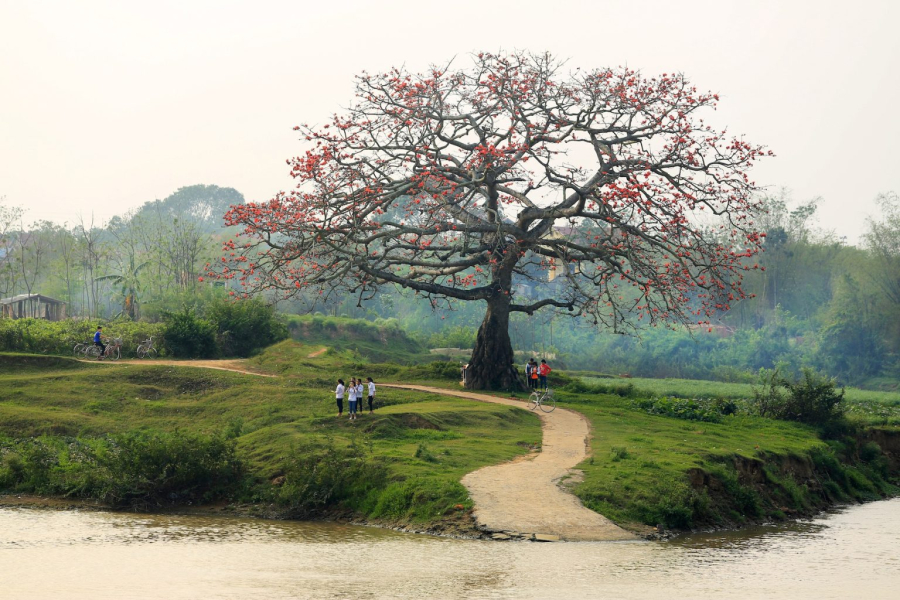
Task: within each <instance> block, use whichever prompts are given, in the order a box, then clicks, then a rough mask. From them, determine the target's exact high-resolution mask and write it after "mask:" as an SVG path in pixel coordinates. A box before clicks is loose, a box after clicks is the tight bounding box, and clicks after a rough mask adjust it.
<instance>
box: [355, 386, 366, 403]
mask: <svg viewBox="0 0 900 600" xmlns="http://www.w3.org/2000/svg"><path fill="white" fill-rule="evenodd" d="M363 393H364V392H363V384H362V382H360V383H359V385H357V386H356V397H357V398H359V399H360V400H362V399H363Z"/></svg>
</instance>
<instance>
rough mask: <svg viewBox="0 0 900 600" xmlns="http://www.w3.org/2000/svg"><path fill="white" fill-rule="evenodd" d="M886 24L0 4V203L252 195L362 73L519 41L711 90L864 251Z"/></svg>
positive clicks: (613, 5)
mask: <svg viewBox="0 0 900 600" xmlns="http://www.w3.org/2000/svg"><path fill="white" fill-rule="evenodd" d="M898 23H900V2H895V1H893V0H857V1H855V2H849V3H848V2H837V1H832V0H819V1H817V2H807V1H805V0H780V1H769V0H754V1H752V2H748V1H747V0H743V1H740V2H738V1H731V0H718V1H705V0H678V1H672V0H667V1H658V0H644V1H641V2H627V1H611V0H591V1H585V2H581V1H568V0H554V1H552V2H532V1H530V0H518V1H516V2H505V1H500V0H494V1H490V2H489V1H485V0H480V1H470V0H457V1H455V2H451V3H438V2H427V1H425V0H418V1H406V0H397V1H392V0H380V1H378V2H363V1H356V0H333V1H331V2H322V1H314V2H313V1H306V0H292V1H287V2H282V1H277V2H276V1H271V2H270V1H266V0H256V1H253V2H247V1H229V0H216V1H214V2H213V1H210V2H207V1H199V0H198V1H191V0H179V1H176V2H170V1H168V0H156V1H154V2H140V3H139V2H128V1H124V2H123V1H121V0H116V1H103V0H78V1H77V2H72V1H70V0H69V1H50V0H33V1H28V2H23V1H20V0H0V198H3V197H5V203H6V204H7V205H12V206H20V207H24V208H25V209H26V210H27V213H26V217H25V218H26V221H27V222H30V221H34V220H38V219H48V220H52V221H56V222H59V223H62V222H68V223H69V224H74V223H77V222H79V220H80V219H84V221H85V222H90V221H91V220H93V221H94V223H95V224H101V223H103V222H104V221H106V220H108V219H109V218H110V217H112V216H114V215H121V214H124V213H125V212H126V211H128V210H129V209H132V208H136V207H139V206H140V205H142V204H143V203H144V202H147V201H150V200H154V199H161V198H165V197H166V196H168V195H170V194H171V193H173V192H174V191H175V190H177V189H178V188H180V187H183V186H188V185H194V184H200V183H202V184H214V185H218V186H222V187H234V188H236V189H237V190H238V191H240V192H241V193H243V194H244V196H245V197H246V198H247V199H248V200H250V201H264V200H267V199H269V198H270V197H272V196H273V195H274V194H275V193H276V192H278V191H280V190H286V189H290V188H291V187H292V185H293V184H292V180H291V179H290V177H289V175H288V168H287V165H286V164H285V161H286V160H287V159H288V158H290V157H292V156H295V155H297V154H300V153H302V151H303V149H304V147H303V143H302V142H300V141H299V140H298V135H297V133H296V132H295V131H293V126H294V125H298V124H300V123H310V124H315V123H324V122H325V121H326V120H328V118H329V117H330V115H332V114H333V113H334V112H340V110H341V107H342V106H347V105H348V104H349V103H350V101H351V99H352V94H353V76H354V75H356V74H358V73H360V72H362V71H363V70H366V71H369V72H378V71H384V70H387V69H390V68H391V67H392V66H400V65H405V66H406V67H407V68H409V69H411V70H421V69H425V68H427V67H428V66H429V65H431V64H445V63H447V62H448V61H449V60H451V59H454V57H455V59H454V60H455V62H454V64H455V65H457V66H465V65H466V64H467V61H468V56H469V55H470V54H472V53H477V52H479V51H490V52H496V51H501V50H505V51H511V50H532V51H536V52H543V51H550V52H552V53H553V54H554V55H556V56H557V57H558V58H561V59H565V60H567V61H568V65H569V66H571V67H572V68H573V69H574V68H575V67H580V68H599V67H609V66H613V67H614V66H621V65H627V66H628V67H630V68H633V69H637V70H640V71H641V72H642V73H644V74H645V75H648V76H649V75H657V74H660V73H663V72H669V73H671V72H680V73H684V74H685V75H686V76H687V77H688V78H689V79H690V80H691V81H692V82H693V83H694V84H695V85H696V86H697V87H698V89H700V90H711V91H714V92H718V93H719V94H720V96H721V102H720V104H719V108H718V110H717V112H716V114H715V115H714V117H713V118H712V119H710V120H711V121H712V122H713V123H715V124H716V125H721V126H727V127H728V129H729V131H730V132H731V133H732V134H735V135H743V136H745V137H746V139H748V140H749V141H752V142H755V143H761V144H765V145H766V146H768V147H769V148H770V149H772V150H773V151H774V152H775V154H776V157H775V158H773V159H767V160H765V161H763V162H760V163H759V165H758V166H757V167H756V168H755V169H754V170H753V171H752V173H751V175H752V178H753V179H754V180H755V181H756V182H757V183H758V184H760V185H765V186H767V188H768V189H769V190H771V191H772V193H777V191H778V190H779V189H781V188H788V189H789V190H790V191H791V194H792V196H793V198H794V199H795V200H796V201H797V202H805V201H808V200H810V199H813V198H816V197H821V201H820V204H819V210H818V215H819V225H820V226H821V227H822V228H823V229H825V230H833V231H834V232H835V233H837V234H838V235H839V236H846V237H847V240H848V242H849V243H857V242H858V240H859V236H860V234H861V233H862V232H863V231H864V229H865V223H866V219H867V218H869V217H873V216H877V215H878V211H877V207H876V205H875V202H874V199H875V198H876V196H877V195H878V194H879V193H884V192H888V191H891V190H895V191H900V149H898V140H900V102H898V101H900V93H898V92H900V35H898V26H897V24H898Z"/></svg>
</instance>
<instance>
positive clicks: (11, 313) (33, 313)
mask: <svg viewBox="0 0 900 600" xmlns="http://www.w3.org/2000/svg"><path fill="white" fill-rule="evenodd" d="M0 316H3V317H7V318H9V319H25V318H28V317H31V318H33V319H47V320H48V321H62V320H63V319H65V318H66V303H65V302H63V301H62V300H57V299H55V298H50V297H49V296H42V295H41V294H19V295H18V296H13V297H12V298H3V299H2V300H0Z"/></svg>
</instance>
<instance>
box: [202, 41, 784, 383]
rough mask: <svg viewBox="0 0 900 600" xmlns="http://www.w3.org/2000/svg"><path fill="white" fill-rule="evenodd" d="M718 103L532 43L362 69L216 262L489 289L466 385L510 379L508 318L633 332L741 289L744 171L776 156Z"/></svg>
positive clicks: (296, 286) (715, 304)
mask: <svg viewBox="0 0 900 600" xmlns="http://www.w3.org/2000/svg"><path fill="white" fill-rule="evenodd" d="M717 100H718V98H717V96H716V95H715V94H710V93H700V92H698V91H697V89H696V88H695V87H693V86H692V85H691V84H690V83H689V82H688V81H687V80H686V79H685V77H684V76H682V75H679V74H663V75H662V76H659V77H653V78H647V77H644V76H642V75H641V74H640V73H638V72H635V71H633V70H630V69H625V68H619V69H599V70H593V71H581V70H575V71H574V72H568V73H566V72H564V67H563V66H562V65H561V64H560V63H559V62H557V61H555V60H554V59H553V58H552V57H551V56H549V55H533V54H529V53H515V54H510V55H494V54H479V55H477V56H475V57H473V64H472V65H471V67H469V68H464V69H459V70H455V69H451V68H432V69H431V70H430V71H429V72H427V73H424V74H413V73H410V72H407V71H406V70H404V69H394V70H392V71H390V72H389V73H384V74H379V75H371V74H366V73H364V74H362V75H360V76H358V77H357V78H356V99H355V102H354V103H353V104H352V105H351V106H350V107H349V108H348V109H346V110H345V111H344V112H343V113H342V114H336V115H334V117H333V118H332V119H331V120H330V122H328V123H327V124H323V125H321V126H309V125H303V126H300V127H297V128H296V129H297V130H298V131H300V132H301V133H302V136H303V138H304V139H305V141H306V142H307V149H306V151H305V152H304V153H303V154H302V155H300V156H298V157H296V158H294V159H292V160H290V161H289V164H290V166H291V174H292V176H293V177H294V178H295V179H296V180H297V182H298V183H297V187H296V189H294V190H293V191H290V192H287V193H280V194H278V195H277V196H276V197H275V198H273V199H272V200H270V201H268V202H264V203H252V204H247V205H242V206H235V207H233V208H232V209H231V211H229V213H228V214H227V215H226V221H227V223H228V224H230V225H241V226H243V227H244V231H243V235H244V238H243V239H239V240H238V241H236V242H230V243H229V245H228V251H227V252H226V256H225V257H223V261H224V265H223V267H222V269H221V270H219V271H215V270H211V272H215V273H218V274H219V275H222V274H224V276H226V277H238V278H240V280H241V281H242V282H243V283H244V284H245V285H246V286H248V288H249V289H250V290H257V289H262V288H269V289H271V288H275V289H277V290H282V291H284V292H285V293H287V294H295V293H299V292H302V291H303V290H309V289H312V290H315V291H317V292H318V293H319V294H322V296H323V297H327V296H328V295H329V294H332V293H335V292H337V293H354V294H357V295H358V297H359V299H360V301H363V300H365V299H368V298H371V297H372V296H373V295H374V294H375V293H376V292H377V290H378V289H379V288H380V287H381V286H384V285H386V284H393V285H399V286H402V287H405V288H410V289H412V290H415V291H416V292H417V293H418V294H420V295H421V296H422V297H424V298H427V299H428V300H430V301H431V303H432V305H434V306H436V307H439V306H442V305H444V303H452V302H453V301H483V302H484V303H485V305H486V314H485V317H484V321H483V323H482V324H481V327H480V329H479V331H478V335H477V339H476V344H475V349H474V351H473V354H472V359H471V361H470V376H469V379H468V385H469V386H470V387H472V388H479V389H480V388H503V389H510V388H515V387H517V386H519V385H520V382H519V376H518V374H517V372H516V369H515V367H514V364H513V349H512V346H511V344H510V338H509V333H508V324H509V316H510V313H512V312H515V311H519V312H525V313H528V314H532V313H534V312H535V311H537V310H539V309H544V308H547V309H552V310H557V311H560V312H563V313H565V314H569V315H573V316H581V317H585V318H587V319H589V320H590V321H591V322H593V323H595V324H597V325H599V326H604V327H607V328H609V329H612V330H615V331H624V330H627V329H629V328H633V327H634V326H636V325H637V324H638V323H641V322H642V323H651V324H653V323H660V322H665V323H679V322H681V323H698V322H706V321H707V318H708V315H709V314H710V312H711V311H715V310H716V309H717V308H723V307H725V306H726V305H727V304H728V302H729V301H730V300H732V299H735V298H738V297H742V296H743V292H742V290H741V288H740V276H741V272H742V270H744V269H746V268H752V260H750V263H751V265H748V264H745V263H746V262H747V259H750V258H751V257H753V256H754V255H755V254H756V253H757V251H758V249H759V244H760V241H761V240H760V234H759V233H757V231H756V228H755V227H754V223H753V213H754V212H755V211H756V210H757V208H758V205H757V203H756V201H755V200H754V198H753V192H754V184H753V183H752V182H751V181H750V180H749V178H748V176H747V169H748V168H749V167H750V166H751V165H752V163H753V162H754V161H755V160H756V159H757V158H758V157H760V156H762V155H764V154H768V152H767V151H765V150H764V149H763V148H762V147H760V146H755V145H751V144H749V143H747V142H745V141H743V140H742V139H733V138H728V137H727V135H726V133H725V132H724V131H718V130H715V129H714V128H713V127H711V126H710V125H708V124H706V123H705V122H704V121H703V119H702V118H701V115H702V114H703V113H704V111H711V110H712V109H713V108H714V107H715V104H716V102H717ZM550 278H553V281H552V282H549V279H550ZM535 280H537V281H535ZM526 290H527V291H528V293H527V294H526V293H525V292H526Z"/></svg>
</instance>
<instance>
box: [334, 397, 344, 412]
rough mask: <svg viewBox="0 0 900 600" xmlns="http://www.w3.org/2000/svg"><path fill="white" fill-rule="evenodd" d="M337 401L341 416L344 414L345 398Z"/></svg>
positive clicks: (336, 399)
mask: <svg viewBox="0 0 900 600" xmlns="http://www.w3.org/2000/svg"><path fill="white" fill-rule="evenodd" d="M335 401H336V402H337V405H338V414H339V415H342V414H344V399H343V398H335Z"/></svg>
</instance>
